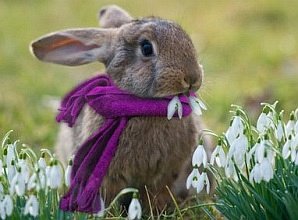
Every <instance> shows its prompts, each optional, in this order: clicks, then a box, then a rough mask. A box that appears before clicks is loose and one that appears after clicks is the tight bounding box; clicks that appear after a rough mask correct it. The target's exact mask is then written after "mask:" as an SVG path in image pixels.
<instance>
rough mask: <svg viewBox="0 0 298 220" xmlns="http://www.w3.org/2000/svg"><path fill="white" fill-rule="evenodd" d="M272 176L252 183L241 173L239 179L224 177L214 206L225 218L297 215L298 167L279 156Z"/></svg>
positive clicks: (282, 217) (279, 217) (294, 216)
mask: <svg viewBox="0 0 298 220" xmlns="http://www.w3.org/2000/svg"><path fill="white" fill-rule="evenodd" d="M275 172H276V173H275V175H274V178H273V179H272V180H270V182H269V183H265V182H262V183H261V184H259V185H258V184H256V185H253V184H252V183H250V182H249V181H248V179H247V178H246V177H245V176H243V175H240V178H239V181H238V182H236V181H235V180H233V179H223V180H222V182H220V184H219V186H218V187H217V189H216V195H217V199H218V204H217V205H216V208H217V209H218V210H219V211H220V212H221V213H222V214H223V215H224V216H225V217H227V218H228V219H293V220H294V219H297V214H298V202H297V201H298V167H297V166H295V165H294V164H293V163H291V162H289V161H288V160H284V159H283V158H281V157H280V158H279V159H278V160H277V164H276V171H275Z"/></svg>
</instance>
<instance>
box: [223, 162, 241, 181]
mask: <svg viewBox="0 0 298 220" xmlns="http://www.w3.org/2000/svg"><path fill="white" fill-rule="evenodd" d="M225 174H226V177H228V178H231V177H232V178H233V179H234V180H235V181H238V176H237V174H236V169H235V165H234V163H233V161H232V160H227V163H226V166H225Z"/></svg>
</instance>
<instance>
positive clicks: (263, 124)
mask: <svg viewBox="0 0 298 220" xmlns="http://www.w3.org/2000/svg"><path fill="white" fill-rule="evenodd" d="M268 124H269V123H268V117H267V114H266V113H264V112H262V113H261V114H260V116H259V118H258V120H257V130H258V131H259V132H261V133H263V132H264V131H265V130H266V129H268V127H269V126H268Z"/></svg>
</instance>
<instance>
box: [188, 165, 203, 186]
mask: <svg viewBox="0 0 298 220" xmlns="http://www.w3.org/2000/svg"><path fill="white" fill-rule="evenodd" d="M199 176H200V173H199V169H198V167H197V166H195V167H194V168H193V170H192V172H191V173H190V174H189V176H188V177H187V180H186V189H190V187H191V186H192V187H193V188H197V185H198V180H199Z"/></svg>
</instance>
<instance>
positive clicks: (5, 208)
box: [0, 195, 13, 219]
mask: <svg viewBox="0 0 298 220" xmlns="http://www.w3.org/2000/svg"><path fill="white" fill-rule="evenodd" d="M12 211H13V202H12V198H11V196H10V195H5V196H4V199H3V201H2V202H1V201H0V213H1V214H0V216H1V218H2V219H6V217H9V216H11V214H12Z"/></svg>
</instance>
